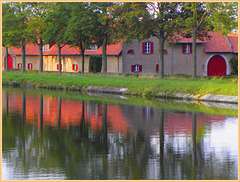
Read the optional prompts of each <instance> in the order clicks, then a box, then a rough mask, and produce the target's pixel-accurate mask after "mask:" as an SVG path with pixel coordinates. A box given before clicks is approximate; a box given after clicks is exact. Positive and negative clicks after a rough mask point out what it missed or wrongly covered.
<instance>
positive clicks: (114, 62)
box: [13, 55, 122, 73]
mask: <svg viewBox="0 0 240 182" xmlns="http://www.w3.org/2000/svg"><path fill="white" fill-rule="evenodd" d="M89 58H90V56H85V57H84V72H85V73H88V71H89ZM61 61H62V71H63V72H79V71H81V72H82V57H81V56H78V55H69V56H62V57H61ZM107 61H108V68H107V70H108V72H109V73H117V72H118V65H119V72H120V73H122V56H120V57H119V58H118V57H117V56H108V57H107ZM18 63H22V59H21V56H16V61H13V68H17V64H18ZM28 63H32V65H33V70H38V69H39V56H28V55H27V56H26V70H27V65H28ZM57 64H58V56H43V70H44V71H58V70H57ZM73 64H77V65H78V70H76V71H74V70H72V65H73Z"/></svg>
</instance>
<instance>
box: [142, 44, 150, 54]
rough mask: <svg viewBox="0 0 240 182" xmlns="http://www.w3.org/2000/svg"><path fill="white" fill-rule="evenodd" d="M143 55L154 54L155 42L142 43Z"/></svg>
mask: <svg viewBox="0 0 240 182" xmlns="http://www.w3.org/2000/svg"><path fill="white" fill-rule="evenodd" d="M142 53H143V54H153V42H142Z"/></svg>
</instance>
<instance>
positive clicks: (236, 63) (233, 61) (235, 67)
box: [229, 56, 238, 75]
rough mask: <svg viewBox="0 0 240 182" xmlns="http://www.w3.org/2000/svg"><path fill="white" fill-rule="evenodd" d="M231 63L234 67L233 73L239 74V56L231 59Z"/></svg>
mask: <svg viewBox="0 0 240 182" xmlns="http://www.w3.org/2000/svg"><path fill="white" fill-rule="evenodd" d="M229 63H230V65H231V67H232V71H231V74H233V75H238V59H237V57H235V56H234V57H232V59H230V61H229Z"/></svg>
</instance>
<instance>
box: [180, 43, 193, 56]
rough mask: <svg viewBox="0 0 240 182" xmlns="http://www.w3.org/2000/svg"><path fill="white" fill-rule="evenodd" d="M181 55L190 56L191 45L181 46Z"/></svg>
mask: <svg viewBox="0 0 240 182" xmlns="http://www.w3.org/2000/svg"><path fill="white" fill-rule="evenodd" d="M182 53H183V54H191V53H192V44H183V45H182Z"/></svg>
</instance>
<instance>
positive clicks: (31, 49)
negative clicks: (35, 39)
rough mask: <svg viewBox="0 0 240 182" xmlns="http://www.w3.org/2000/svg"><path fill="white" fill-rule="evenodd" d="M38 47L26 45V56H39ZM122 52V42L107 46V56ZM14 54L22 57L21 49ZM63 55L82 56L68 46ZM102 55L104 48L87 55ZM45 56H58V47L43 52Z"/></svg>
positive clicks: (75, 49) (88, 52)
mask: <svg viewBox="0 0 240 182" xmlns="http://www.w3.org/2000/svg"><path fill="white" fill-rule="evenodd" d="M38 49H39V48H38V46H37V45H33V44H27V45H26V55H39V50H38ZM121 51H122V42H119V43H117V44H112V45H108V46H107V55H119V54H120V53H121ZM13 54H15V55H20V54H21V49H20V48H16V49H14V51H13ZM61 54H62V55H80V52H79V51H78V49H77V48H74V47H70V46H69V45H66V46H64V47H63V48H62V50H61ZM94 54H98V55H102V46H101V47H100V48H99V49H98V50H86V51H85V55H94ZM43 55H56V56H57V55H58V48H57V46H52V47H51V48H50V49H49V51H43Z"/></svg>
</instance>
